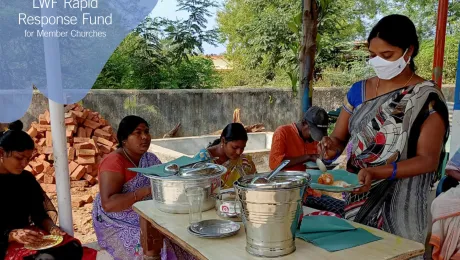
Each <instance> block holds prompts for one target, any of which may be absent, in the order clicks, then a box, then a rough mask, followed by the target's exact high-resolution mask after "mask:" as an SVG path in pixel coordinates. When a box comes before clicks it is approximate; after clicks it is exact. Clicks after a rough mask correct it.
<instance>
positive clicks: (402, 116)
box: [344, 81, 449, 244]
mask: <svg viewBox="0 0 460 260" xmlns="http://www.w3.org/2000/svg"><path fill="white" fill-rule="evenodd" d="M364 85H365V82H363V83H362V84H360V85H359V84H358V85H357V86H358V87H359V86H364ZM350 91H352V90H350ZM350 101H351V102H350ZM347 102H348V103H347ZM351 103H353V102H352V100H350V99H348V100H346V104H345V106H344V107H345V108H346V110H347V111H348V112H349V113H351V117H350V120H349V131H350V136H351V139H350V142H351V145H352V147H351V154H350V158H349V160H348V163H347V170H348V171H349V172H354V173H358V172H359V170H360V169H363V168H368V167H377V166H381V165H387V164H391V163H392V162H399V161H403V160H407V159H410V158H412V157H414V156H416V150H417V141H418V139H419V135H420V129H421V126H422V124H423V123H424V121H425V119H427V118H428V116H429V115H430V114H431V113H439V114H440V115H441V117H442V118H443V119H444V122H445V125H446V128H447V129H448V127H449V125H448V112H447V106H446V104H445V102H444V97H443V95H442V93H441V92H440V91H439V89H438V88H436V86H435V84H434V83H433V82H431V81H425V82H422V83H419V84H417V85H414V86H409V87H405V88H401V89H398V90H395V91H393V92H390V93H387V94H385V95H382V96H379V97H377V98H374V99H371V100H368V101H365V102H362V103H361V104H359V105H357V106H353V104H351ZM447 137H448V131H446V135H445V139H444V142H445V141H446V140H447ZM440 161H441V162H442V159H441V160H440ZM436 177H437V175H436V174H435V173H433V172H431V173H430V172H428V173H426V174H421V175H417V176H414V177H411V178H406V179H397V180H393V181H389V180H382V181H377V182H374V183H373V185H372V187H371V189H370V191H369V192H367V193H364V194H359V195H351V196H349V197H348V202H347V204H348V206H347V207H346V208H345V218H346V219H348V220H352V221H355V222H358V223H362V224H365V225H368V226H371V227H376V228H379V229H382V230H384V231H386V232H389V233H392V234H395V235H398V236H401V237H404V238H407V239H410V240H414V241H418V242H420V243H423V244H424V243H425V240H426V236H427V227H428V223H427V221H428V220H427V215H428V211H427V210H428V193H429V190H430V185H432V184H433V182H434V181H435V180H436V179H437V178H436Z"/></svg>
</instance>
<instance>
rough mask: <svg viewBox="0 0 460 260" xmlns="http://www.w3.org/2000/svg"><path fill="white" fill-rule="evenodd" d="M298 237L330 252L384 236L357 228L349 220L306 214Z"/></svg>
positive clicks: (297, 234)
mask: <svg viewBox="0 0 460 260" xmlns="http://www.w3.org/2000/svg"><path fill="white" fill-rule="evenodd" d="M296 237H298V238H300V239H303V240H305V241H308V242H310V243H312V244H314V245H315V246H318V247H321V248H322V249H325V250H327V251H329V252H335V251H340V250H344V249H348V248H352V247H357V246H360V245H364V244H367V243H371V242H374V241H377V240H380V239H382V238H380V237H377V236H375V235H373V234H371V233H370V232H368V231H366V230H364V229H362V228H355V227H354V226H352V225H351V224H350V223H349V222H348V221H346V220H343V219H340V218H337V217H330V216H305V217H303V219H302V223H301V225H300V229H299V230H298V231H297V233H296Z"/></svg>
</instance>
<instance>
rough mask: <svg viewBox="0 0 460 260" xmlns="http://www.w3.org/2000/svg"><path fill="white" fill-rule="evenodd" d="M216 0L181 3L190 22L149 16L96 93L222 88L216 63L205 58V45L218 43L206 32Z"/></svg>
mask: <svg viewBox="0 0 460 260" xmlns="http://www.w3.org/2000/svg"><path fill="white" fill-rule="evenodd" d="M214 6H215V3H214V1H212V0H193V1H185V0H179V1H178V7H179V10H181V11H187V12H188V13H189V17H188V18H187V19H185V20H176V21H171V20H168V19H164V18H152V17H147V18H146V19H145V20H144V21H143V22H142V23H141V24H140V25H139V26H138V27H137V28H136V29H135V30H134V31H133V32H132V33H131V34H130V35H128V36H127V37H126V38H125V39H124V41H123V42H122V43H121V44H120V45H119V46H118V48H117V49H116V50H115V52H114V53H113V54H112V56H111V57H110V59H109V60H108V62H107V63H106V65H105V67H104V69H103V70H102V72H101V74H100V75H99V78H98V80H97V81H96V83H95V85H94V87H95V88H129V89H156V88H174V89H177V88H181V89H185V88H213V87H217V86H218V85H219V83H220V77H219V76H218V73H217V72H216V71H215V70H214V65H213V63H212V61H211V60H210V59H208V58H206V57H203V56H202V53H203V43H209V44H214V45H215V44H216V42H217V37H218V35H217V31H216V30H215V29H212V30H207V29H206V24H207V18H208V17H209V16H210V15H211V14H210V12H209V8H210V7H214Z"/></svg>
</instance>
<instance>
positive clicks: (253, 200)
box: [234, 171, 311, 257]
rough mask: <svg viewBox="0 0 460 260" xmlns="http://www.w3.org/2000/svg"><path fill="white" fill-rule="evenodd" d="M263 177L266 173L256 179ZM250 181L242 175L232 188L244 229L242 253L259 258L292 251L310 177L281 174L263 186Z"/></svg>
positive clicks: (250, 177) (281, 254) (292, 173)
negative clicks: (239, 206) (244, 248)
mask: <svg viewBox="0 0 460 260" xmlns="http://www.w3.org/2000/svg"><path fill="white" fill-rule="evenodd" d="M264 175H267V174H261V175H257V176H264ZM253 178H254V176H245V177H243V178H240V179H239V180H238V181H236V182H235V185H234V186H235V190H236V192H237V198H238V201H239V202H240V203H241V209H242V219H243V223H244V227H245V229H246V251H247V252H248V253H250V254H252V255H255V256H261V257H279V256H284V255H288V254H290V253H292V252H294V251H295V232H296V230H297V225H298V221H299V217H300V213H301V211H302V198H303V194H304V191H305V189H306V188H307V187H308V186H309V184H310V181H311V177H310V175H309V174H308V173H306V172H294V171H291V172H288V171H285V172H281V173H279V174H278V175H277V176H276V177H275V178H274V180H273V181H272V182H271V183H267V184H250V183H251V180H252V179H253Z"/></svg>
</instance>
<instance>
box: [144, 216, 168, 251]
mask: <svg viewBox="0 0 460 260" xmlns="http://www.w3.org/2000/svg"><path fill="white" fill-rule="evenodd" d="M140 226H141V245H142V248H143V250H144V255H145V256H147V257H153V259H160V253H161V249H162V248H163V234H161V233H160V231H158V230H157V229H156V228H154V227H153V226H152V224H150V222H148V221H147V220H146V219H145V218H143V217H140Z"/></svg>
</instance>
